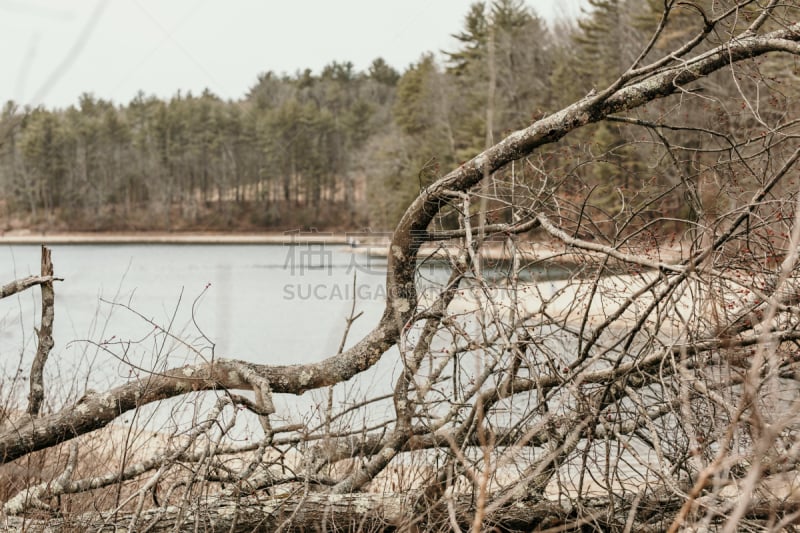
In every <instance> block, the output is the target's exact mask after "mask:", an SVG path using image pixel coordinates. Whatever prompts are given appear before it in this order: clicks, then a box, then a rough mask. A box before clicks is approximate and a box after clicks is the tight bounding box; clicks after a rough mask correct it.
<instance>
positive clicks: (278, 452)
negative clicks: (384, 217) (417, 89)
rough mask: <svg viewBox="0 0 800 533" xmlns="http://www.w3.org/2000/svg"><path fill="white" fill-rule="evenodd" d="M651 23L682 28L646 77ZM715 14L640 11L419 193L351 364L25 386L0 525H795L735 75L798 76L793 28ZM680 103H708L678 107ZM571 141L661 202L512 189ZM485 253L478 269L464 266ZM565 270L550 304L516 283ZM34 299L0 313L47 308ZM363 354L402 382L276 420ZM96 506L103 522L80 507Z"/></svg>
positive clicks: (791, 346)
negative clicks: (124, 426) (594, 66)
mask: <svg viewBox="0 0 800 533" xmlns="http://www.w3.org/2000/svg"><path fill="white" fill-rule="evenodd" d="M678 4H682V5H683V7H684V8H686V9H692V10H694V11H695V12H696V13H697V15H696V16H697V17H698V19H699V20H701V21H702V24H701V29H700V31H699V32H698V33H697V34H696V35H694V36H691V37H689V39H688V40H687V41H686V42H684V43H682V44H681V45H679V46H677V47H676V48H674V49H673V50H671V51H670V52H669V53H667V54H665V55H662V56H658V57H656V56H657V54H656V52H655V51H654V50H656V49H657V47H656V46H655V45H656V43H658V42H660V40H661V39H665V38H666V32H667V30H669V28H670V20H671V17H672V16H673V10H674V9H676V8H677V7H678ZM724 4H725V6H726V7H724V8H722V7H720V6H721V4H720V5H719V6H717V7H718V8H719V9H718V10H717V11H715V12H713V13H710V12H709V13H707V12H705V11H704V10H702V9H701V8H700V7H698V6H696V5H694V4H691V3H686V2H679V3H675V2H671V1H667V2H665V11H664V15H663V19H662V21H661V23H660V24H659V27H658V31H657V33H656V34H655V35H654V36H653V37H652V39H651V41H650V42H649V44H648V46H647V47H646V48H645V50H643V51H642V52H641V54H640V55H639V56H638V58H637V59H636V60H635V61H634V63H633V64H632V65H631V66H630V68H628V70H627V71H625V72H624V74H622V75H621V76H620V77H619V78H618V79H617V80H616V81H615V82H614V83H612V84H611V85H610V86H608V87H606V88H602V89H601V88H598V89H599V90H598V91H597V92H596V93H595V94H591V95H588V96H587V97H585V98H583V99H581V100H580V101H577V102H575V103H573V104H572V105H570V106H568V107H566V108H564V109H561V110H560V111H557V112H555V113H552V114H550V115H547V116H545V117H544V118H541V119H539V120H537V121H536V122H534V123H532V124H531V125H530V126H528V127H527V128H525V129H522V130H519V131H515V132H513V133H511V134H509V135H508V136H507V137H505V138H504V139H503V140H501V141H500V142H499V143H497V144H496V145H494V146H492V147H490V148H488V149H487V150H486V151H484V152H483V153H481V154H479V155H477V156H476V157H474V158H473V159H472V160H470V161H468V162H465V163H464V164H462V165H461V166H459V167H458V168H456V169H454V170H452V171H451V172H450V173H448V174H446V175H445V176H443V177H441V178H440V179H438V180H437V181H436V182H435V183H433V184H432V185H430V186H428V187H427V188H425V189H424V190H422V191H421V192H420V194H419V196H418V197H417V198H416V199H415V200H414V201H413V203H412V204H411V205H410V206H409V207H408V209H407V211H406V212H405V215H404V216H403V218H402V220H401V221H400V223H399V224H398V226H397V228H396V230H395V232H394V235H393V238H392V242H391V244H390V247H389V252H388V257H389V261H388V275H387V279H386V289H387V291H386V292H387V301H386V307H385V310H384V312H383V315H382V317H381V319H380V320H379V322H378V323H377V324H376V325H375V327H374V328H373V329H372V331H371V332H370V333H369V334H367V335H366V336H365V337H364V338H363V339H361V340H360V341H358V342H357V343H355V344H354V345H353V346H352V347H351V348H349V349H347V350H340V351H339V353H337V354H335V355H333V356H331V357H329V358H327V359H322V360H321V361H320V362H318V363H313V364H304V365H290V366H270V365H259V364H254V363H249V362H245V361H238V360H231V359H215V360H208V361H203V360H200V359H199V358H198V361H197V363H196V364H194V365H187V366H184V367H181V368H174V369H170V370H165V371H156V370H155V369H154V370H153V371H151V372H149V373H146V374H140V375H139V377H138V378H137V379H131V380H130V381H128V382H127V383H125V384H123V385H120V386H118V387H116V388H113V389H110V390H107V391H105V392H88V393H87V394H86V395H85V396H84V397H82V398H81V399H80V400H78V401H77V402H75V403H74V404H72V405H68V406H66V407H65V408H63V409H61V410H59V411H57V412H54V413H51V414H40V413H39V408H38V405H40V403H35V402H40V401H41V400H40V399H39V400H37V398H36V391H39V390H40V389H38V388H36V387H37V384H36V383H32V389H31V406H30V407H29V408H28V409H27V410H26V412H25V413H6V414H5V415H4V416H5V419H4V420H3V425H2V428H0V457H2V460H3V462H4V463H11V464H10V465H8V466H13V465H14V464H19V463H20V458H28V459H30V458H32V457H36V454H42V453H45V452H43V450H46V449H50V448H52V447H54V446H59V448H58V449H59V450H62V453H61V455H60V456H58V457H56V458H54V459H52V464H51V470H52V476H51V477H50V478H49V479H44V480H42V481H41V482H39V483H31V484H29V485H27V486H24V487H21V488H20V489H19V490H18V491H16V493H13V494H9V497H8V499H7V501H6V503H5V505H4V507H3V512H4V514H5V517H4V523H3V524H4V526H5V527H7V528H14V527H23V526H24V527H25V528H26V529H29V530H44V529H46V528H48V527H50V528H52V527H64V528H79V527H80V528H88V529H90V530H99V529H103V528H106V527H127V528H129V529H131V530H152V531H157V530H167V529H169V530H195V529H203V530H220V531H222V530H225V531H251V530H256V529H260V530H279V529H280V530H294V529H320V530H334V529H345V530H351V529H352V530H357V529H364V530H379V529H384V528H395V529H398V530H409V531H413V530H431V531H439V530H440V531H447V530H455V531H464V530H472V531H484V530H486V531H488V530H493V528H498V529H500V530H525V531H528V530H532V529H537V528H538V529H539V530H550V529H552V530H558V531H564V530H572V529H581V528H585V529H592V528H594V529H597V530H614V531H678V530H689V529H690V528H691V529H692V530H699V529H701V528H703V527H705V528H716V529H719V530H722V531H734V530H739V529H744V528H748V527H750V528H753V529H759V530H774V531H779V530H782V529H783V528H788V527H789V526H790V525H791V524H795V523H796V522H798V521H800V511H798V509H800V478H798V472H797V463H798V457H800V439H798V433H797V430H798V427H800V426H799V424H800V420H798V415H797V413H798V412H800V411H799V410H798V405H797V402H798V392H799V391H800V389H799V388H798V386H797V377H798V375H800V374H798V372H799V371H800V369H798V367H797V365H798V363H800V351H798V346H800V344H798V341H800V330H798V304H800V286H799V285H798V269H797V258H798V244H800V224H798V220H797V219H798V217H800V209H798V207H797V203H798V201H800V195H798V194H797V167H796V163H797V159H798V157H800V146H798V143H797V139H798V129H797V124H798V120H799V119H798V117H796V116H795V115H794V114H793V113H794V112H796V111H797V106H796V103H794V102H792V101H791V99H789V100H788V101H786V102H784V104H783V105H782V106H777V107H778V108H776V107H775V106H773V105H772V104H771V103H770V99H771V98H773V97H775V96H776V92H777V91H778V90H779V89H777V88H776V84H777V83H778V82H779V81H780V79H781V73H780V72H778V73H777V74H775V75H774V76H773V75H769V76H768V75H765V74H764V72H762V71H763V70H766V69H767V68H768V67H774V66H775V65H779V64H780V61H782V60H783V59H782V58H785V57H791V56H792V55H795V56H796V55H797V54H798V53H800V24H798V23H797V22H795V20H796V18H797V15H798V13H799V12H800V8H798V6H796V5H795V4H794V3H793V2H789V3H779V2H777V1H775V0H771V1H769V2H768V3H767V2H764V3H756V2H750V1H743V2H739V3H736V2H730V3H724ZM779 70H780V69H779ZM723 78H724V79H723ZM704 79H705V80H708V81H709V85H710V86H713V87H715V88H716V87H719V86H720V85H721V84H722V85H724V84H727V86H728V87H732V89H731V90H729V91H728V93H726V94H727V96H725V97H723V96H720V95H715V94H714V90H713V89H706V90H705V91H701V90H700V88H699V87H698V85H697V84H696V82H698V80H704ZM725 80H727V81H725ZM731 95H732V96H731ZM690 100H691V101H694V100H700V101H701V103H702V102H703V101H706V102H708V103H709V105H712V104H714V105H717V104H718V105H720V106H722V107H725V106H730V104H731V102H733V101H735V102H738V104H739V105H740V106H741V109H742V110H743V113H744V115H746V120H744V119H742V124H741V127H736V128H730V127H723V126H721V125H719V124H716V123H714V122H713V121H712V120H710V118H709V120H705V119H698V117H692V116H686V113H683V112H682V109H683V106H685V105H686V102H688V101H690ZM768 107H770V109H768ZM695 109H696V108H695ZM599 122H605V123H606V124H609V125H613V126H618V127H620V128H626V130H625V131H626V132H631V133H630V134H631V143H630V145H629V146H628V148H630V149H641V150H650V151H651V153H652V155H653V159H654V161H657V163H654V164H658V165H667V166H669V168H670V169H671V172H672V174H671V175H672V176H673V178H674V180H673V182H672V183H670V184H667V185H666V186H664V187H663V188H661V189H653V188H648V187H647V185H648V183H647V178H646V177H645V175H640V176H638V180H639V181H640V182H641V183H642V185H641V186H630V185H629V186H628V187H627V188H623V187H620V188H618V190H617V192H618V195H619V197H620V201H619V203H618V204H617V206H616V207H615V209H614V210H613V212H612V211H610V210H609V209H607V208H606V207H605V206H601V205H596V204H594V203H593V198H592V190H591V189H588V190H586V189H585V188H583V189H582V188H581V187H577V186H576V184H577V182H578V181H579V180H580V177H581V173H580V169H581V168H583V167H587V166H591V165H600V164H608V161H610V160H611V159H610V158H609V157H607V155H608V154H593V153H592V151H591V149H588V148H587V149H586V150H585V151H584V152H583V156H582V159H581V160H579V161H578V162H577V163H576V164H574V166H573V167H572V168H571V169H566V170H564V171H563V172H558V171H554V170H552V169H549V168H548V167H547V166H546V165H544V164H540V163H541V161H542V160H543V157H542V156H543V155H545V154H546V150H547V149H548V146H550V145H553V144H554V143H557V142H558V141H559V140H560V139H562V138H564V137H565V136H568V135H569V134H570V133H572V132H575V131H576V130H579V129H581V128H584V127H586V126H589V125H591V124H594V123H599ZM619 149H620V147H615V148H614V150H619ZM485 176H489V178H488V183H487V184H484V185H483V186H480V187H478V184H480V183H481V182H482V180H483V179H484V177H485ZM654 191H655V192H654ZM670 195H672V196H673V197H675V196H677V197H680V198H684V199H685V204H686V205H685V210H684V211H683V213H684V214H685V216H684V217H682V218H681V219H676V217H673V216H666V215H664V214H660V213H659V210H660V209H661V208H662V206H663V205H664V204H663V202H664V199H665V198H667V197H669V196H670ZM481 205H484V206H485V208H486V210H487V212H486V216H485V217H484V215H483V214H481V213H482V212H483V209H480V206H481ZM493 215H494V216H493ZM493 218H494V220H493ZM484 219H485V220H486V222H485V225H481V224H480V221H484ZM454 221H457V224H456V222H454ZM671 232H672V235H671ZM479 236H480V237H479ZM527 236H531V237H532V239H529V238H527ZM431 253H435V254H438V257H440V258H443V260H444V261H446V265H447V267H448V269H449V277H448V279H447V280H446V281H445V282H443V283H439V284H432V283H431V282H425V281H424V280H422V281H421V280H420V270H419V267H418V264H419V261H420V259H421V257H423V255H424V256H425V257H427V256H428V255H429V254H431ZM495 256H500V257H502V258H503V259H504V262H503V263H502V265H500V266H495V267H492V268H489V267H487V265H486V259H487V258H490V257H495ZM565 262H567V263H569V264H570V265H571V266H570V275H569V276H568V277H566V279H562V280H554V281H550V282H547V283H542V282H537V279H536V275H537V274H534V279H532V280H531V279H529V278H526V276H528V275H530V272H531V271H534V272H536V270H535V268H537V267H539V266H548V265H553V264H556V265H557V264H562V263H565ZM42 275H43V277H41V278H35V279H26V280H20V281H19V282H15V284H12V285H7V286H5V287H3V288H2V289H1V291H2V292H0V294H2V295H6V294H7V293H10V292H11V291H14V290H19V289H24V288H25V287H27V286H31V285H33V284H42V286H43V288H44V287H48V286H50V284H52V279H53V278H52V274H51V273H49V272H43V273H42ZM423 286H424V287H425V290H424V292H421V291H420V288H421V287H423ZM44 299H46V296H45V297H44ZM46 306H47V304H46V303H45V307H46ZM353 318H354V317H351V319H353ZM42 331H45V328H44V327H43V328H42ZM40 335H44V337H42V336H40V343H41V344H40V346H46V335H47V334H46V332H45V333H41V332H40ZM104 348H105V349H108V350H114V349H115V346H114V345H113V344H111V345H106V346H104ZM120 349H122V348H121V347H120ZM383 357H392V358H399V360H400V361H401V362H402V365H401V371H400V372H399V375H398V376H397V378H396V380H395V382H394V383H393V386H392V388H391V390H386V391H383V395H382V396H381V395H378V396H374V397H372V396H371V397H367V398H364V400H363V401H360V402H350V403H346V404H341V405H336V403H335V402H333V401H331V402H330V405H329V408H328V409H324V410H323V411H324V412H321V413H320V414H319V415H318V416H314V417H311V419H310V420H311V421H310V422H309V423H308V424H303V425H300V426H298V425H279V424H278V423H277V422H278V421H279V420H280V413H279V412H276V408H275V405H274V404H273V395H274V394H278V393H280V394H289V395H299V394H302V393H303V392H305V391H309V390H314V389H324V388H326V387H329V386H332V385H336V384H339V383H343V382H345V381H346V380H349V379H351V378H353V377H355V376H357V375H359V374H361V373H363V372H365V371H367V370H368V369H370V368H371V367H373V365H375V364H376V363H377V362H378V361H379V360H380V359H381V358H383ZM38 385H39V386H41V384H40V383H39V384H38ZM241 390H251V391H253V392H254V393H255V399H254V400H251V399H249V398H247V397H244V396H241V395H240V394H239V393H238V392H237V391H241ZM204 391H205V392H204ZM198 393H203V394H206V395H208V396H210V397H213V398H214V399H215V402H216V403H215V405H214V406H213V408H211V409H210V410H208V412H207V413H206V414H205V418H204V419H203V420H200V421H197V422H196V423H195V424H193V425H191V427H188V428H183V430H182V432H181V433H180V434H178V433H176V434H175V435H172V436H162V437H158V438H156V437H154V438H153V439H152V441H151V442H150V443H149V444H148V446H149V447H148V449H147V450H139V451H138V452H136V453H134V452H133V451H131V452H130V454H129V455H128V456H127V457H126V458H125V460H124V461H122V462H120V463H119V464H118V465H117V467H116V468H115V469H113V470H112V471H111V472H110V473H108V474H98V473H97V472H96V471H92V470H91V469H87V467H86V463H87V461H90V460H91V459H90V458H91V457H96V450H94V449H93V448H92V446H93V444H92V443H93V442H95V441H93V440H92V439H91V435H89V433H90V432H92V431H94V430H97V429H100V428H106V427H107V426H108V427H110V426H109V424H111V423H112V422H113V421H115V420H116V419H117V418H119V417H120V415H122V414H123V413H126V412H128V411H131V410H135V409H139V408H141V407H142V406H144V405H146V404H149V403H152V402H156V401H158V400H162V399H166V398H173V397H180V396H185V395H189V394H198ZM378 406H382V407H381V409H378ZM387 406H388V407H387ZM384 407H387V408H386V409H384ZM240 409H243V410H244V412H252V413H255V414H256V415H257V416H258V418H259V420H260V421H261V425H262V428H263V437H262V438H260V440H258V441H257V442H250V443H236V442H234V440H232V439H229V438H228V436H229V435H230V434H231V432H233V431H234V430H235V428H236V424H237V421H238V420H239V418H241V417H243V416H245V414H243V413H242V412H240ZM383 412H386V415H385V416H378V415H369V413H383ZM107 429H108V428H107ZM108 435H109V436H108V438H109V439H112V438H113V432H109V433H108ZM154 443H155V444H154ZM116 453H117V454H119V453H120V451H119V450H117V452H116ZM122 453H128V452H127V451H126V450H123V452H122ZM112 455H113V454H112ZM106 460H110V459H109V458H106ZM119 465H122V466H119ZM109 487H115V497H113V498H104V497H100V496H98V495H99V494H108V493H109ZM111 492H114V491H111ZM85 494H90V495H94V496H92V498H93V499H91V500H89V499H87V498H86V497H85V496H84V497H83V499H81V498H82V495H85ZM56 501H58V502H60V507H59V506H57V505H56V503H55V502H56ZM65 502H67V503H65ZM69 502H71V503H69ZM71 509H74V510H71Z"/></svg>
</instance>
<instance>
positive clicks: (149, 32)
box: [0, 0, 581, 107]
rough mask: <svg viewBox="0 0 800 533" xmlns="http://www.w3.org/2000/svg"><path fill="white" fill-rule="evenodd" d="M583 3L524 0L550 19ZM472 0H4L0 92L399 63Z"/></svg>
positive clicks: (36, 93)
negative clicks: (375, 61)
mask: <svg viewBox="0 0 800 533" xmlns="http://www.w3.org/2000/svg"><path fill="white" fill-rule="evenodd" d="M580 2H581V0H528V4H529V5H531V6H532V7H533V8H534V9H536V11H537V12H539V13H540V14H541V15H542V16H543V17H545V18H547V19H548V20H552V19H554V18H555V17H557V16H559V15H564V14H566V15H569V14H572V15H575V14H577V13H578V12H579V8H578V6H579V5H580ZM470 3H471V1H470V0H281V1H277V0H227V1H224V2H223V1H220V0H0V46H2V50H3V51H4V54H3V56H4V59H5V61H4V64H3V70H4V72H3V75H2V76H0V100H1V101H2V102H5V101H7V100H10V99H13V100H14V101H16V102H18V103H21V104H42V103H43V104H45V105H46V106H48V107H54V106H55V107H65V106H68V105H70V104H74V103H76V102H77V99H78V96H79V95H80V94H81V93H83V92H91V93H93V94H94V95H95V96H98V97H101V98H105V99H111V100H113V101H114V102H115V103H118V104H119V103H127V102H129V101H130V100H131V98H133V96H134V95H135V94H136V92H137V91H139V90H142V91H144V92H145V93H146V94H148V95H149V94H155V95H156V96H159V97H169V96H172V95H174V94H175V92H176V91H178V90H181V91H183V92H186V91H189V90H190V91H192V92H193V93H200V92H202V90H203V89H204V88H206V87H207V88H209V89H211V91H213V92H214V93H215V94H217V95H219V96H221V97H222V98H225V99H229V98H234V99H235V98H240V97H242V96H243V95H244V94H245V93H246V92H247V90H248V88H249V87H251V86H252V85H253V84H254V83H255V80H256V76H257V75H258V73H260V72H265V71H268V70H272V71H275V72H278V73H283V72H286V73H293V72H295V71H297V70H300V69H304V68H311V69H312V70H313V71H314V72H319V71H320V69H321V68H322V67H323V66H324V65H326V64H328V63H330V62H331V61H334V60H335V61H352V62H353V63H354V65H355V67H356V68H357V69H359V70H362V69H365V68H366V67H367V66H369V64H370V63H371V62H372V60H373V59H374V58H376V57H379V56H380V57H383V58H384V59H385V60H386V61H387V62H388V63H389V64H391V65H393V66H394V67H395V68H397V69H398V70H403V69H404V68H405V67H406V66H408V65H409V64H410V63H412V62H414V61H416V60H417V59H418V58H419V56H420V54H422V53H424V52H426V51H432V52H437V53H438V52H439V51H440V50H442V49H446V50H452V49H453V47H454V44H453V39H452V37H451V34H453V33H456V32H458V31H459V30H460V29H461V26H462V22H463V18H464V15H465V14H466V12H467V9H468V7H469V5H470Z"/></svg>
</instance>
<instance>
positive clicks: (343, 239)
mask: <svg viewBox="0 0 800 533" xmlns="http://www.w3.org/2000/svg"><path fill="white" fill-rule="evenodd" d="M293 243H296V244H336V245H345V244H347V243H348V237H347V235H346V234H343V233H329V232H322V231H320V232H315V231H305V232H298V231H295V232H286V233H275V232H271V233H200V232H191V233H188V232H187V233H179V232H175V233H167V232H142V233H102V232H97V233H90V232H85V233H34V232H14V233H10V232H9V233H5V234H2V235H0V245H2V244H8V245H11V244H37V245H38V244H46V245H55V244H293Z"/></svg>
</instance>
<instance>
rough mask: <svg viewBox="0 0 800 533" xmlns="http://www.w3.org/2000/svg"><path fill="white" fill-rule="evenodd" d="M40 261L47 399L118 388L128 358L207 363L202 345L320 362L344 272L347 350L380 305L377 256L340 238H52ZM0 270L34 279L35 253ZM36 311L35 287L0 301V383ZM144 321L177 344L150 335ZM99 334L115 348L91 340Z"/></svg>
mask: <svg viewBox="0 0 800 533" xmlns="http://www.w3.org/2000/svg"><path fill="white" fill-rule="evenodd" d="M52 258H53V263H54V267H55V274H56V275H57V276H59V277H63V278H64V281H61V282H57V283H56V285H55V293H56V308H55V325H54V339H55V343H56V344H55V348H54V349H53V352H52V355H51V358H50V360H49V362H48V366H47V371H48V376H49V377H50V380H49V383H51V384H52V387H55V388H54V389H51V396H69V395H70V394H71V395H73V396H74V395H75V394H76V393H78V394H80V393H82V390H83V389H84V388H85V387H87V386H89V387H92V388H105V387H107V386H109V385H111V384H114V383H120V382H121V381H123V380H125V379H127V378H128V372H129V371H130V365H128V364H127V363H128V362H131V363H134V364H135V365H141V366H142V367H143V368H148V369H154V368H167V367H171V366H176V365H180V364H184V363H187V362H194V361H197V360H198V357H201V358H210V356H211V354H212V344H213V354H214V356H215V357H230V358H237V359H245V360H248V361H253V362H258V363H265V364H291V363H306V362H312V361H317V360H321V359H323V358H325V357H328V356H330V355H333V354H334V353H336V350H337V348H338V346H339V344H340V342H341V338H342V333H343V331H344V326H345V319H346V318H347V317H348V316H349V314H350V312H351V308H352V305H353V296H354V295H353V290H354V278H353V276H354V274H355V276H356V278H355V298H356V312H357V313H358V312H362V311H363V315H362V316H361V317H360V318H359V319H358V320H357V321H356V322H355V324H354V325H353V327H352V329H351V332H350V336H349V339H348V345H350V344H353V343H355V342H356V341H358V340H359V339H360V338H361V336H362V335H363V334H365V333H366V332H368V331H369V329H370V328H371V327H372V326H373V325H374V324H375V323H376V321H377V320H378V318H379V317H380V314H381V312H382V310H383V306H384V286H385V276H386V262H385V260H383V259H380V258H374V257H368V256H367V255H364V254H358V253H353V251H352V250H351V249H349V248H347V247H344V246H340V245H324V246H323V245H306V244H298V245H291V246H290V245H185V244H179V245H162V244H158V245H142V244H135V245H54V246H52ZM0 265H1V267H0V268H1V270H0V283H7V282H9V281H11V280H13V279H18V278H21V277H23V276H27V275H29V274H38V273H39V268H40V267H39V265H40V248H39V247H38V246H32V245H31V246H28V245H14V246H4V247H0ZM39 308H40V291H39V289H38V288H33V289H29V290H27V291H25V292H23V293H20V294H18V295H15V296H12V297H9V298H6V299H3V300H0V366H2V371H3V374H4V378H5V379H4V383H6V384H8V383H9V380H11V379H12V378H13V376H19V375H24V374H25V373H26V372H27V369H28V368H29V362H30V359H31V357H32V355H33V353H34V352H35V347H36V340H35V333H34V325H35V323H38V320H39V313H40V310H39ZM154 324H158V325H159V326H160V327H162V328H164V329H168V330H169V331H170V332H172V333H173V334H174V336H175V337H178V338H180V339H181V341H182V342H181V341H178V340H177V339H176V338H171V337H170V338H165V336H164V335H158V334H155V333H154V330H155V327H154ZM85 341H89V342H85ZM103 341H108V342H110V343H111V345H112V346H114V352H115V354H116V355H112V354H110V353H108V352H107V351H106V350H104V349H102V347H100V346H98V345H97V344H98V343H102V342H103ZM119 342H123V343H128V342H130V344H124V345H120V344H115V343H119ZM120 353H122V354H123V355H124V357H125V358H127V359H128V360H127V361H120V360H119V354H120ZM20 368H21V369H22V371H21V372H20V371H19V369H20ZM76 381H77V383H74V382H76ZM20 385H21V387H22V388H25V387H27V384H26V383H21V384H20ZM7 388H8V387H6V389H7ZM56 389H59V390H56ZM61 389H63V390H61ZM5 392H6V393H7V392H8V390H6V391H5Z"/></svg>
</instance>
